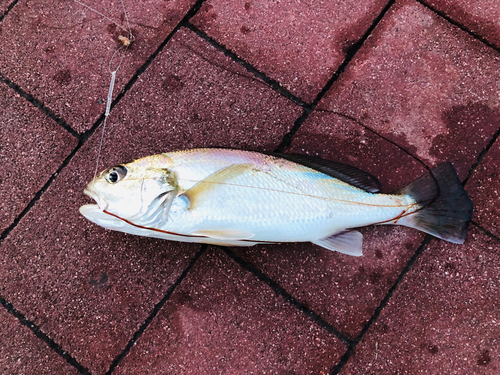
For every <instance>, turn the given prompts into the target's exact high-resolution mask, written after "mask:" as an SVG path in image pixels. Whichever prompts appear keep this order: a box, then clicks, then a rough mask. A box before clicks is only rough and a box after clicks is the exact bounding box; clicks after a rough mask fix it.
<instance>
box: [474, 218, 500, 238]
mask: <svg viewBox="0 0 500 375" xmlns="http://www.w3.org/2000/svg"><path fill="white" fill-rule="evenodd" d="M471 224H472V225H474V226H475V227H477V228H478V229H479V230H480V231H482V232H483V233H484V234H486V235H487V236H488V237H491V238H492V239H494V240H495V241H497V242H498V243H500V237H499V236H497V235H496V234H493V233H492V232H490V231H489V230H488V229H486V228H485V227H483V226H482V225H481V224H478V223H476V222H475V221H474V220H472V221H471Z"/></svg>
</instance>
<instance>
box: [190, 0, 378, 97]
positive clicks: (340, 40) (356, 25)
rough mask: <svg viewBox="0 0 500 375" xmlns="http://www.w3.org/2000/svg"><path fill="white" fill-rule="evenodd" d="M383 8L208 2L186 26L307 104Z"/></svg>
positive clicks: (374, 3)
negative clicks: (195, 27)
mask: <svg viewBox="0 0 500 375" xmlns="http://www.w3.org/2000/svg"><path fill="white" fill-rule="evenodd" d="M385 4H386V1H384V0H369V1H363V2H360V1H353V0H335V1H322V2H319V1H305V2H297V1H290V0H286V1H271V0H265V1H253V0H238V1H232V0H209V1H207V2H206V3H205V4H204V5H203V7H202V9H201V10H200V12H199V13H198V14H197V15H196V16H195V17H194V18H193V19H192V22H193V23H194V24H195V25H196V26H197V27H199V28H201V29H202V30H203V31H205V32H207V33H208V34H209V35H210V36H211V37H213V38H215V39H216V40H217V41H218V42H219V43H221V44H223V45H224V46H226V47H227V48H229V49H230V50H232V51H234V52H235V53H236V54H238V55H239V56H241V57H242V58H243V59H244V60H246V61H248V62H250V63H251V64H253V65H254V66H256V67H257V69H259V70H261V71H262V72H264V73H266V74H267V75H268V76H269V77H271V78H273V79H275V80H276V81H278V82H280V83H281V84H282V85H283V86H284V87H286V88H287V89H288V90H290V91H291V92H293V93H294V94H295V95H297V96H299V97H301V98H302V99H303V100H305V101H307V102H312V101H313V100H314V98H315V97H316V95H317V94H318V93H319V92H320V91H321V89H322V88H323V86H324V85H325V84H326V83H327V81H328V80H329V79H330V77H331V76H332V75H333V73H334V72H335V71H336V70H337V68H338V67H339V66H340V65H341V64H342V62H343V60H344V58H345V56H346V52H347V50H348V49H349V48H350V47H351V46H352V45H353V44H354V43H356V42H357V41H358V40H359V39H361V37H362V36H363V34H364V33H365V32H366V30H368V28H369V27H370V25H371V24H372V22H373V20H374V19H375V18H376V17H377V16H378V15H379V14H380V13H381V11H382V9H383V7H384V6H385ZM311 67H314V69H311Z"/></svg>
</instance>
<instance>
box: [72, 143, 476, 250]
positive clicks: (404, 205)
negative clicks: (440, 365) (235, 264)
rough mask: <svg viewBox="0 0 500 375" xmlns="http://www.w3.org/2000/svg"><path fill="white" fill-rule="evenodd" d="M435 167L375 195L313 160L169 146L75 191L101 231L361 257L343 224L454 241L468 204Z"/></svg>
mask: <svg viewBox="0 0 500 375" xmlns="http://www.w3.org/2000/svg"><path fill="white" fill-rule="evenodd" d="M293 160H296V161H299V163H297V162H295V161H293ZM445 166H446V167H441V169H440V170H438V171H437V172H436V173H434V174H430V177H429V176H427V177H426V176H424V177H422V178H421V179H419V180H417V181H416V182H415V183H414V184H413V185H410V186H409V187H407V188H406V189H403V190H402V191H401V192H400V193H396V194H380V193H376V191H377V190H378V188H377V181H376V179H374V178H373V177H372V176H370V175H368V174H366V173H365V172H362V171H360V170H358V169H356V168H352V167H348V166H346V165H343V164H339V163H334V162H328V161H324V160H321V159H315V158H308V157H306V156H291V155H279V156H277V155H267V154H261V153H256V152H249V151H239V150H229V149H195V150H186V151H178V152H171V153H165V154H160V155H154V156H149V157H145V158H142V159H138V160H136V161H134V162H132V163H128V164H124V165H119V166H116V167H113V168H110V169H108V170H106V171H104V172H103V173H101V174H100V175H99V176H98V177H96V178H95V179H94V180H93V181H92V182H91V183H90V184H89V185H88V186H87V188H86V189H85V193H86V194H87V195H89V196H90V197H92V198H93V199H95V200H96V202H97V205H85V206H82V207H81V208H80V212H81V213H82V214H83V215H84V216H85V217H87V218H88V219H89V220H91V221H93V222H95V223H97V224H99V225H101V226H103V227H105V228H108V229H113V230H119V231H122V232H126V233H131V234H137V235H143V236H149V237H158V238H164V239H167V240H176V241H184V242H199V243H210V244H217V245H231V246H251V245H255V244H259V243H281V242H312V243H315V244H317V245H320V246H323V247H325V248H328V249H330V250H336V251H340V252H343V253H347V254H351V255H361V254H362V252H361V244H362V236H361V234H360V233H359V232H357V231H355V230H352V228H357V227H361V226H366V225H371V224H400V225H406V226H410V227H416V228H417V229H420V230H424V231H426V232H428V233H431V234H434V235H437V236H439V237H440V238H443V239H446V240H448V241H451V242H458V243H461V242H463V240H464V238H465V232H466V230H467V224H468V221H470V215H471V212H472V205H471V203H470V200H469V198H468V196H467V193H465V191H464V190H463V189H462V187H461V185H460V182H459V181H458V178H457V177H456V173H455V171H454V169H453V167H452V166H451V164H449V163H448V164H445ZM438 168H440V167H438ZM441 180H443V181H441ZM440 184H441V185H442V186H440ZM450 184H451V186H452V187H453V189H452V190H453V191H452V195H453V196H452V197H451V201H449V200H450V197H447V198H446V199H448V201H449V202H448V201H447V202H445V204H447V205H449V206H450V207H448V208H449V210H448V211H450V212H448V211H446V212H442V211H443V210H442V207H441V206H442V202H441V204H439V202H440V199H441V198H440V197H442V196H443V193H445V194H446V192H443V191H442V190H450V189H449V188H450V187H449V186H448V185H450ZM441 200H442V199H441ZM436 204H437V205H438V206H439V210H438V211H439V213H438V211H436V212H434V213H433V214H432V215H431V219H432V216H436V215H438V216H439V217H438V218H437V219H438V220H437V222H434V223H428V222H427V221H428V220H427V219H428V218H427V219H426V220H427V221H426V222H425V223H421V222H419V221H422V218H423V217H422V212H425V211H426V210H429V209H430V208H431V207H432V206H433V205H436ZM456 204H462V207H463V209H460V210H459V211H460V212H459V213H458V214H457V213H453V212H451V211H456V210H455V209H452V208H451V206H452V205H456ZM431 211H432V210H431ZM443 215H445V216H444V217H443ZM424 216H425V215H424ZM434 221H436V220H434ZM450 222H453V223H452V224H453V225H451V224H450ZM443 225H444V227H443V228H437V229H436V226H443ZM452 226H453V227H452ZM446 227H448V228H446Z"/></svg>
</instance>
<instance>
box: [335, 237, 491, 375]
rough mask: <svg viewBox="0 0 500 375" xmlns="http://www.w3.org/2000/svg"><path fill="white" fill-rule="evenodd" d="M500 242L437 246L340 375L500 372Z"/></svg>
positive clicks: (485, 240)
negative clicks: (499, 269) (499, 268)
mask: <svg viewBox="0 0 500 375" xmlns="http://www.w3.org/2000/svg"><path fill="white" fill-rule="evenodd" d="M499 250H500V243H498V242H496V241H494V240H492V239H491V238H489V237H487V236H486V235H484V234H483V233H482V232H480V231H479V230H477V229H473V230H471V232H470V233H469V237H468V239H467V241H466V243H465V245H464V246H462V247H461V246H457V245H453V244H447V243H444V242H439V243H438V242H435V241H434V242H432V243H431V244H430V245H429V247H428V248H427V249H425V251H424V253H423V255H422V256H421V258H420V259H418V261H417V262H416V264H415V265H414V266H413V268H412V270H411V271H410V273H409V274H408V275H407V277H406V278H405V279H404V280H403V282H402V284H401V285H399V287H398V288H397V290H396V291H395V293H394V295H393V296H392V298H391V300H390V302H389V304H388V305H387V306H386V307H385V308H384V310H383V311H382V313H381V315H380V318H379V319H378V320H377V321H376V322H375V323H374V325H373V326H372V327H371V328H370V330H369V331H368V332H367V334H366V336H365V337H364V338H363V340H362V341H361V342H360V343H359V344H358V346H357V347H356V351H355V354H354V356H353V357H352V358H351V360H350V361H349V363H348V364H347V366H346V367H345V368H344V369H343V371H342V372H341V374H379V373H384V374H396V373H397V374H417V373H419V374H420V373H422V374H498V373H499V372H500V349H499V348H500V302H499V301H500V279H499V275H498V264H499V263H500V253H499Z"/></svg>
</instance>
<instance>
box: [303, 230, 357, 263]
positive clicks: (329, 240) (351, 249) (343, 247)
mask: <svg viewBox="0 0 500 375" xmlns="http://www.w3.org/2000/svg"><path fill="white" fill-rule="evenodd" d="M311 242H312V243H313V244H315V245H318V246H321V247H324V248H325V249H328V250H332V251H338V252H339V253H342V254H347V255H353V256H355V257H359V256H361V255H363V250H362V249H361V247H362V245H363V235H362V234H361V233H359V232H356V231H355V230H345V231H342V232H339V233H336V234H334V235H332V236H330V237H326V238H322V239H320V240H316V241H311Z"/></svg>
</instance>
